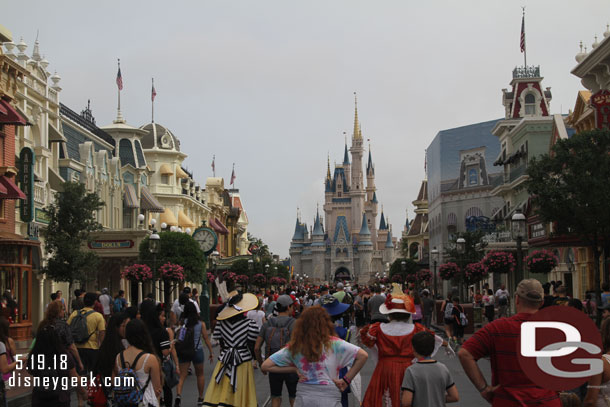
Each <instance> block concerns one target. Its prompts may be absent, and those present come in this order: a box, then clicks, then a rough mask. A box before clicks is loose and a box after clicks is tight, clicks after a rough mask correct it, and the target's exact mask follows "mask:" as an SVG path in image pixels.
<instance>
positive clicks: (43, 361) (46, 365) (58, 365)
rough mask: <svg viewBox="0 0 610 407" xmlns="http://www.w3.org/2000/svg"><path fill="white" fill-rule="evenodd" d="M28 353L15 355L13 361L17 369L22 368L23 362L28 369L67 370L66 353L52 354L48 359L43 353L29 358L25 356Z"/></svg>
mask: <svg viewBox="0 0 610 407" xmlns="http://www.w3.org/2000/svg"><path fill="white" fill-rule="evenodd" d="M27 356H28V355H24V354H19V355H15V361H16V362H17V369H22V368H23V365H24V364H25V365H26V367H27V368H28V369H30V370H67V369H68V355H66V354H59V355H52V356H50V357H49V358H48V359H47V357H46V356H45V355H42V354H38V355H34V356H32V357H31V358H29V359H28V358H27Z"/></svg>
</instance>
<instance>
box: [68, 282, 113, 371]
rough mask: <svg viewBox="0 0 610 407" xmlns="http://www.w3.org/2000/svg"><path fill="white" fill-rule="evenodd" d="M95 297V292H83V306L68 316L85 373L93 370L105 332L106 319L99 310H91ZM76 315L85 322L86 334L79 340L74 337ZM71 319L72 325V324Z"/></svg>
mask: <svg viewBox="0 0 610 407" xmlns="http://www.w3.org/2000/svg"><path fill="white" fill-rule="evenodd" d="M96 299H97V294H95V293H87V294H85V296H84V298H83V305H84V307H83V308H82V309H80V310H77V311H74V312H73V313H72V314H70V317H69V318H68V325H70V330H71V331H72V335H73V339H74V342H75V343H76V348H77V349H78V354H79V355H80V359H81V361H82V363H83V367H84V371H85V372H87V373H88V372H90V371H92V370H93V367H94V366H95V363H96V362H97V353H98V350H99V348H100V344H101V343H102V341H103V340H104V335H105V333H106V321H105V320H104V317H103V316H102V314H100V313H99V312H96V311H94V310H93V306H94V304H95V301H96ZM77 315H78V316H81V317H82V318H84V319H85V322H86V331H87V334H86V335H88V336H86V337H85V338H84V340H82V339H83V338H80V339H81V340H79V338H76V337H74V333H75V329H78V327H77V326H76V325H77V321H78V320H79V319H80V318H79V319H77V318H76V317H77ZM73 321H74V325H73V324H72V322H73Z"/></svg>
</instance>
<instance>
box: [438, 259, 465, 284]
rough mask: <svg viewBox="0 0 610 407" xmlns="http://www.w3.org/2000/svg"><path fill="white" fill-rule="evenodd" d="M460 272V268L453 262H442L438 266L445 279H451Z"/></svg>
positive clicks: (439, 272)
mask: <svg viewBox="0 0 610 407" xmlns="http://www.w3.org/2000/svg"><path fill="white" fill-rule="evenodd" d="M459 273H460V268H459V267H458V265H457V264H455V263H453V262H449V263H444V264H441V265H440V266H439V268H438V274H439V276H441V278H442V279H443V280H451V279H452V278H453V277H455V276H457V275H458V274H459Z"/></svg>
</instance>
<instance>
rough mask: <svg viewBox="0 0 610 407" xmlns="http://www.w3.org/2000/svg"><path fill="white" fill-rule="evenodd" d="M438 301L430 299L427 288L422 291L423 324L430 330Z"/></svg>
mask: <svg viewBox="0 0 610 407" xmlns="http://www.w3.org/2000/svg"><path fill="white" fill-rule="evenodd" d="M435 306H436V301H434V300H433V299H432V298H430V291H429V290H428V289H427V288H426V289H424V290H423V291H422V313H423V324H424V326H425V327H426V328H428V329H430V326H431V325H432V315H433V314H434V309H435Z"/></svg>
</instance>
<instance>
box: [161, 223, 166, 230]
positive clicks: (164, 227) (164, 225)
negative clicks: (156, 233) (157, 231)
mask: <svg viewBox="0 0 610 407" xmlns="http://www.w3.org/2000/svg"><path fill="white" fill-rule="evenodd" d="M165 229H167V223H165V222H162V223H161V230H165Z"/></svg>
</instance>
